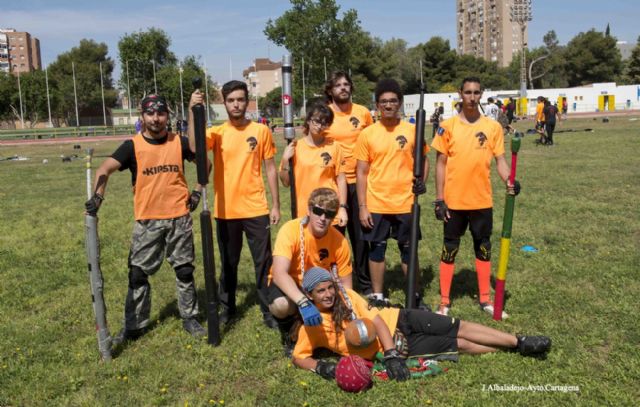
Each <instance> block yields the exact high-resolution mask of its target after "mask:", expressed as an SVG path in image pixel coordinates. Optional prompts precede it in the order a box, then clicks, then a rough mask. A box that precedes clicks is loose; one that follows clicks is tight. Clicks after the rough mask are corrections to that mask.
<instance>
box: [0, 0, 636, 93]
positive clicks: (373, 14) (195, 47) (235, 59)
mask: <svg viewBox="0 0 640 407" xmlns="http://www.w3.org/2000/svg"><path fill="white" fill-rule="evenodd" d="M2 3H3V5H2V8H1V10H2V11H1V12H0V27H2V28H8V27H10V28H15V29H17V30H18V31H28V32H30V33H31V34H32V35H34V36H36V37H37V38H39V39H40V46H41V53H42V59H43V63H44V64H45V65H47V64H49V63H51V62H53V61H54V60H55V59H56V57H57V55H58V54H60V53H62V52H65V51H68V50H69V49H71V48H72V47H74V46H76V45H78V43H79V41H80V39H82V38H91V39H93V40H95V41H98V42H105V43H106V44H107V45H108V46H109V53H110V56H111V57H112V58H113V59H114V60H115V61H116V62H117V44H118V40H119V39H120V38H121V37H122V36H123V35H124V34H127V33H132V32H135V31H139V30H144V29H146V28H148V27H158V28H161V29H163V30H165V31H166V32H167V33H168V34H169V36H170V37H171V39H172V45H171V49H172V50H173V52H174V53H175V54H176V55H177V56H178V57H179V58H182V57H184V56H186V55H197V56H200V57H201V61H202V62H206V65H207V68H208V70H209V72H210V74H211V75H212V76H213V78H214V80H216V81H220V82H225V81H227V80H229V78H230V72H231V75H233V77H234V78H236V79H237V78H240V77H241V75H242V70H243V69H245V68H247V67H248V66H249V65H250V64H251V63H252V61H253V59H254V58H255V57H266V56H270V57H271V59H272V60H281V58H282V55H283V54H284V52H285V50H283V49H282V48H279V47H276V46H275V45H273V44H271V43H269V41H267V39H266V38H265V36H264V34H263V32H262V31H263V29H264V26H265V23H266V21H267V20H268V19H269V18H273V19H275V18H277V17H278V16H280V15H281V14H282V13H283V12H284V11H285V10H287V9H289V8H290V3H289V1H288V0H247V1H242V0H235V1H232V0H208V1H207V0H181V1H165V0H134V1H124V0H113V1H99V2H98V1H91V0H88V1H61V0H50V1H47V0H20V1H15V0H3V1H2ZM337 3H338V4H339V5H340V6H341V10H343V11H344V10H347V9H349V8H353V9H356V10H357V11H358V16H359V19H360V21H361V25H362V27H363V28H364V29H365V30H367V31H369V32H370V33H371V34H372V35H374V36H377V37H380V38H382V39H385V40H386V39H390V38H392V37H395V38H403V39H405V40H406V41H407V42H408V43H409V45H410V46H413V45H416V44H418V43H420V42H424V41H426V40H428V39H429V38H430V37H432V36H435V35H439V36H441V37H444V38H446V39H448V40H449V41H450V43H451V47H452V48H455V47H456V40H455V36H456V31H455V0H438V1H436V0H393V1H389V0H386V1H381V0H368V1H366V0H359V1H356V0H337ZM639 15H640V1H638V0H607V1H600V0H533V21H531V22H530V24H529V45H530V46H532V47H535V46H539V45H541V44H542V37H543V35H544V34H545V33H546V32H548V31H549V30H555V31H556V33H557V34H558V38H559V40H560V43H562V44H566V43H567V42H568V41H569V40H570V39H571V38H573V36H575V35H576V34H577V33H579V32H583V31H588V30H589V29H591V28H596V29H597V30H600V31H603V30H604V29H605V27H606V25H607V23H610V25H611V33H612V35H614V36H616V37H617V38H618V39H619V40H624V41H628V42H630V43H635V41H636V40H637V38H638V36H639V35H640V28H638V23H637V20H638V16H639ZM118 75H119V68H116V76H118Z"/></svg>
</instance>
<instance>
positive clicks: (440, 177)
mask: <svg viewBox="0 0 640 407" xmlns="http://www.w3.org/2000/svg"><path fill="white" fill-rule="evenodd" d="M446 171H447V156H446V155H444V154H442V153H441V152H439V151H438V154H437V155H436V200H444V180H445V175H446Z"/></svg>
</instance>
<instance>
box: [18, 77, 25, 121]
mask: <svg viewBox="0 0 640 407" xmlns="http://www.w3.org/2000/svg"><path fill="white" fill-rule="evenodd" d="M18 96H19V98H20V124H22V128H23V129H24V110H22V88H21V87H20V68H18Z"/></svg>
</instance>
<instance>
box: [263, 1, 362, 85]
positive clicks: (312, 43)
mask: <svg viewBox="0 0 640 407" xmlns="http://www.w3.org/2000/svg"><path fill="white" fill-rule="evenodd" d="M291 5H292V8H291V9H290V10H288V11H285V12H284V14H283V15H282V16H280V17H278V18H276V19H275V20H271V19H269V21H267V24H266V27H265V29H264V34H265V35H266V36H267V38H268V39H269V40H270V41H272V42H273V43H275V44H276V45H279V46H283V47H285V48H287V50H289V52H291V53H292V55H293V58H294V64H293V65H294V66H293V69H294V78H302V71H301V69H302V64H301V60H302V58H304V61H305V81H306V82H307V90H308V91H312V92H318V93H321V90H322V84H323V83H324V79H325V77H324V66H325V61H326V65H327V73H330V72H331V71H333V70H338V69H341V70H345V71H348V70H349V69H350V68H351V69H352V70H353V71H360V69H356V65H357V64H358V63H359V62H358V58H356V57H355V56H356V54H357V53H358V52H361V51H362V49H363V48H364V47H365V46H370V45H371V44H370V38H369V37H368V34H367V33H365V32H364V31H362V29H361V28H360V22H359V21H358V14H357V12H356V11H355V10H353V9H350V10H347V11H346V12H344V13H343V14H342V18H339V17H338V12H339V10H340V7H339V6H338V5H336V2H335V0H291ZM294 87H296V88H299V87H301V81H300V80H295V81H294Z"/></svg>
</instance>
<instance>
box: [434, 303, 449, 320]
mask: <svg viewBox="0 0 640 407" xmlns="http://www.w3.org/2000/svg"><path fill="white" fill-rule="evenodd" d="M449 311H451V306H449V305H446V304H440V306H439V307H438V310H437V311H436V314H439V315H444V316H445V317H446V316H449Z"/></svg>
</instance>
